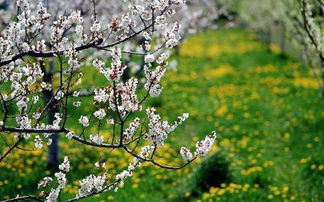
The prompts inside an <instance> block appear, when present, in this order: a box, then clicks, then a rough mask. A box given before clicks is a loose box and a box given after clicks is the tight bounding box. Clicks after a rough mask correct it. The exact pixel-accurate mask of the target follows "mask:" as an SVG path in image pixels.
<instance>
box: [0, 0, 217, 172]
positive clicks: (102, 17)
mask: <svg viewBox="0 0 324 202" xmlns="http://www.w3.org/2000/svg"><path fill="white" fill-rule="evenodd" d="M31 2H33V3H31V4H30V5H29V7H30V9H31V10H36V9H37V7H36V6H37V1H31ZM89 2H91V1H90V0H87V1H85V0H66V1H61V0H51V1H43V7H44V8H46V11H47V12H48V14H49V15H50V16H51V19H57V18H59V16H69V15H71V14H72V13H73V12H75V11H78V12H80V13H81V14H82V25H79V24H76V23H72V24H71V25H69V26H70V27H67V28H66V29H65V30H64V32H65V33H64V34H65V35H69V36H71V37H75V36H72V35H71V34H72V33H73V32H75V33H73V34H74V35H75V34H78V33H77V32H79V36H78V37H80V39H81V38H82V37H87V35H83V36H80V32H82V31H83V30H89V29H90V28H91V26H92V25H93V17H92V16H93V6H92V5H90V6H89ZM3 3H5V6H4V7H7V9H6V10H2V14H3V15H2V16H3V21H4V24H6V25H7V24H8V23H9V19H11V18H14V17H15V15H16V14H17V11H16V10H15V9H8V8H13V7H15V6H16V5H15V3H14V1H5V0H3ZM49 8H50V9H49ZM62 8H64V9H62ZM95 10H96V19H97V21H99V22H100V24H102V25H108V24H109V23H120V21H121V20H122V19H121V15H120V14H121V13H128V12H129V2H128V1H116V0H109V1H108V2H107V1H104V0H96V1H95ZM216 11H217V10H216V6H215V3H214V1H213V0H203V1H200V2H197V1H193V0H189V1H187V2H185V4H183V5H182V6H180V7H177V8H174V12H175V14H174V16H173V19H174V20H175V21H177V22H178V23H179V24H181V26H179V27H178V29H179V35H180V36H181V39H183V38H185V37H186V36H187V35H188V34H191V33H196V32H198V31H201V30H203V29H204V28H206V27H208V26H210V25H211V23H212V22H213V21H214V20H215V19H216V17H217V12H216ZM18 12H20V8H19V7H18ZM141 18H143V16H139V17H138V18H134V19H132V20H134V21H136V22H135V24H143V22H145V21H143V19H141ZM166 20H167V19H165V22H167V21H166ZM143 25H144V24H143ZM42 26H43V28H42V31H41V32H39V33H37V34H38V35H41V36H38V38H42V39H44V38H45V39H46V37H47V38H48V36H50V34H51V32H52V30H51V26H52V24H51V23H43V24H42ZM144 26H145V25H144ZM131 28H132V27H131ZM81 29H82V30H81ZM128 29H130V28H128ZM106 34H108V33H106ZM109 34H110V35H111V37H113V35H114V34H115V33H114V32H110V33H109ZM159 34H160V33H157V32H154V33H153V32H151V33H150V36H149V37H150V38H151V39H149V40H147V39H146V38H145V36H144V35H143V34H137V35H134V36H132V40H125V41H123V42H122V43H120V44H119V48H120V49H122V50H123V51H124V52H125V53H123V62H124V64H125V65H126V66H127V68H125V69H124V70H123V74H122V77H121V78H122V80H123V81H124V82H126V81H127V80H128V79H130V77H131V76H132V74H135V76H136V77H137V79H141V78H142V77H143V76H145V75H144V73H143V71H144V67H145V65H146V63H145V56H146V55H147V54H149V51H148V50H146V49H147V48H150V47H147V48H143V46H151V45H150V42H149V41H152V40H155V39H159V38H161V36H159ZM80 39H77V40H80ZM36 40H37V39H36ZM164 45H165V44H161V46H160V47H156V49H155V50H153V51H151V53H155V54H156V55H160V54H162V53H163V55H165V57H169V55H170V50H168V49H164V48H163V47H164ZM87 49H88V48H87ZM105 49H106V50H104V51H102V50H103V48H100V49H99V48H98V47H97V51H92V52H91V55H90V54H86V56H87V60H86V61H85V62H84V63H91V60H93V58H96V57H101V58H102V57H103V58H105V57H106V55H107V51H111V50H107V48H105ZM126 53H128V54H126ZM89 56H90V57H89ZM82 57H83V58H84V56H82ZM134 57H140V58H141V60H136V59H134ZM54 58H55V57H50V58H49V59H47V61H46V62H47V66H48V67H49V68H47V69H46V74H44V76H43V77H44V79H45V80H46V79H47V83H52V82H53V79H52V78H53V77H54V74H55V68H54ZM138 61H140V62H138ZM175 65H176V61H172V62H171V63H170V64H169V66H170V69H174V68H175ZM171 67H172V68H171ZM44 79H43V80H44ZM141 86H143V85H141ZM94 90H95V88H90V89H81V88H80V89H79V91H80V93H79V96H93V95H94ZM51 94H53V92H49V91H43V96H42V97H43V98H44V99H45V102H47V101H48V100H50V99H51ZM53 106H55V107H48V110H49V111H48V112H47V117H48V123H49V124H52V123H53V121H54V120H55V114H56V113H57V112H58V111H59V110H60V109H59V107H60V105H56V104H55V103H54V104H53ZM49 138H50V139H51V144H50V145H49V153H48V166H49V167H50V168H56V167H58V164H59V144H58V138H59V135H58V134H52V135H51V136H50V137H49Z"/></svg>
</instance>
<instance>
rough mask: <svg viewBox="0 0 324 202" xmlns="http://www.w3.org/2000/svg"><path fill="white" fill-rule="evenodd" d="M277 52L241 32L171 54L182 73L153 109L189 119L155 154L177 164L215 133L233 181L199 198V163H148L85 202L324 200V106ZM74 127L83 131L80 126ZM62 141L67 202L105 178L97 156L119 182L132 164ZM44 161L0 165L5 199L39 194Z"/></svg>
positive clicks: (214, 35) (37, 155)
mask: <svg viewBox="0 0 324 202" xmlns="http://www.w3.org/2000/svg"><path fill="white" fill-rule="evenodd" d="M273 50H274V52H270V51H269V49H268V48H267V47H264V46H263V45H262V44H261V43H260V42H258V41H257V40H256V39H255V37H254V36H253V35H252V34H251V33H247V32H245V31H243V30H239V29H230V30H218V31H208V32H206V33H202V34H199V35H195V36H192V37H190V38H188V39H187V40H186V41H185V42H184V44H183V45H182V46H181V47H180V52H179V55H178V56H173V57H174V59H176V60H177V61H178V64H179V65H178V71H177V72H172V71H170V72H168V73H167V76H166V78H165V79H164V81H163V86H164V89H165V90H164V91H163V93H162V95H161V96H160V97H159V98H154V99H152V100H151V101H150V102H149V103H148V105H151V106H155V107H157V108H158V111H159V112H160V113H161V114H162V115H163V116H162V117H164V119H168V120H170V121H171V120H174V119H175V118H176V117H177V116H178V115H180V114H182V113H184V112H188V113H190V115H191V116H190V119H189V120H188V121H186V122H185V123H184V125H183V126H181V127H179V128H178V129H177V130H176V131H175V133H174V134H173V135H171V136H170V139H169V141H168V143H167V145H166V147H167V148H165V149H164V150H162V151H160V152H159V153H158V154H159V155H160V156H161V159H162V158H166V159H167V160H168V161H169V162H170V163H172V164H176V163H181V162H183V161H182V160H181V159H177V160H174V159H175V158H173V156H176V155H177V153H178V151H179V149H180V146H182V145H187V146H188V145H190V147H191V148H192V149H193V148H194V141H196V140H197V137H199V139H200V138H203V137H204V136H205V135H206V134H208V133H209V132H210V131H212V130H216V131H217V132H218V137H219V138H218V140H217V142H216V146H215V147H214V148H213V151H214V152H221V153H222V154H223V155H224V156H225V158H226V162H228V163H229V172H230V176H231V178H230V182H228V183H226V184H225V183H224V184H222V185H221V187H218V188H211V189H210V190H209V191H205V193H201V192H199V191H198V193H200V194H198V195H197V194H192V193H193V192H195V190H192V188H193V187H195V185H194V182H195V178H196V177H197V176H201V175H199V173H198V174H197V172H202V171H201V170H203V169H202V168H201V166H200V165H199V164H200V163H199V162H197V163H194V164H192V165H191V166H190V167H187V168H186V169H184V170H181V171H166V170H162V169H158V168H155V167H153V166H150V165H149V164H144V165H143V168H139V169H138V170H137V172H135V173H134V176H133V177H132V178H131V179H128V180H126V183H125V185H124V187H123V188H120V189H119V190H118V192H113V191H111V192H108V193H105V194H102V195H100V196H98V197H93V198H90V199H87V200H83V201H94V200H95V201H100V200H102V201H105V200H108V199H109V200H116V201H150V202H151V201H188V200H192V201H196V200H203V201H215V200H221V201H267V200H274V201H284V200H288V201H290V200H296V201H322V200H324V196H323V194H322V193H324V189H323V185H322V181H323V180H324V158H323V153H324V149H323V143H324V139H323V134H324V124H323V123H324V111H323V109H324V100H323V98H322V97H320V93H319V90H318V88H317V87H316V82H315V81H314V79H312V77H311V76H310V75H309V74H308V73H307V71H305V70H302V68H301V66H300V64H299V62H298V61H295V60H293V59H290V58H287V57H286V56H284V55H282V54H280V52H279V51H278V50H277V49H273ZM94 74H95V73H94V72H93V71H91V72H89V75H90V76H87V79H86V81H85V84H84V85H85V86H87V87H90V86H91V84H92V82H95V83H96V84H98V85H102V84H104V83H103V80H101V79H98V78H99V77H97V76H93V75H94ZM90 102H91V101H90V100H88V101H85V102H84V103H83V105H82V106H83V107H84V111H78V112H77V113H78V114H83V113H87V112H86V111H89V107H87V106H88V105H89V104H90ZM69 124H70V125H75V127H77V126H76V120H72V121H71V122H70V123H69ZM107 133H108V132H107ZM107 136H108V134H107ZM60 145H61V148H62V150H61V156H62V157H63V156H64V155H68V156H69V157H70V158H71V166H72V171H71V173H70V174H69V175H68V180H69V182H70V183H71V184H72V186H70V185H69V187H68V188H67V189H65V190H64V193H63V194H62V196H61V198H62V199H64V198H66V197H68V196H72V195H73V194H74V193H75V191H76V190H77V185H78V180H79V179H82V177H84V176H87V175H88V174H90V173H91V172H95V173H97V172H98V171H94V170H93V163H94V162H95V161H96V160H97V159H98V154H99V155H100V158H101V159H107V161H106V164H107V167H108V173H109V174H110V177H112V178H114V175H113V174H114V173H118V171H120V170H123V169H125V167H126V166H127V163H128V162H129V161H131V158H130V157H129V156H127V155H126V154H124V153H123V152H118V151H117V150H113V151H107V150H102V149H93V148H91V147H85V146H83V145H79V144H77V143H72V141H67V140H64V138H63V137H62V138H61V143H60ZM208 158H212V156H210V157H208ZM45 159H46V152H43V153H42V152H40V151H39V152H33V153H26V152H23V151H19V150H17V151H15V153H14V154H12V156H10V157H9V158H8V159H6V160H5V162H4V163H1V164H0V169H1V173H0V196H1V197H0V199H4V198H7V197H9V196H11V197H13V196H15V195H16V194H27V193H35V187H36V184H37V182H38V180H39V179H41V178H42V177H44V176H46V175H48V174H51V173H50V171H46V172H44V171H45V166H43V164H42V163H43V162H44V161H45ZM203 161H205V162H204V165H208V164H210V166H213V165H215V164H214V163H213V161H210V162H209V161H208V159H206V160H203ZM7 165H11V166H10V167H8V166H7ZM29 168H30V169H29ZM206 172H207V171H206ZM216 177H217V176H216ZM5 180H8V183H5ZM215 180H217V179H215ZM36 193H37V192H36Z"/></svg>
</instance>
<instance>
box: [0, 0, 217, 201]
mask: <svg viewBox="0 0 324 202" xmlns="http://www.w3.org/2000/svg"><path fill="white" fill-rule="evenodd" d="M53 2H55V3H53V5H52V3H51V1H48V3H47V5H45V4H42V3H38V2H37V1H32V0H30V1H28V0H17V11H16V16H15V18H11V19H15V20H13V21H8V23H3V26H4V29H3V30H2V31H1V33H0V102H1V107H2V113H1V117H0V133H1V134H2V135H3V136H4V137H6V138H13V139H14V143H13V144H12V145H9V144H8V148H7V150H5V151H4V153H3V154H2V155H1V157H0V162H1V161H3V160H5V158H6V157H7V156H8V155H10V153H11V152H12V151H13V150H15V149H20V148H21V147H20V145H21V144H22V143H23V142H30V141H33V142H34V148H35V149H40V148H42V147H43V146H44V144H47V145H52V144H53V142H54V141H57V137H58V135H65V137H66V138H67V139H69V140H70V141H75V142H77V143H79V144H80V145H88V146H91V147H100V148H106V149H121V150H124V151H125V152H126V153H128V154H129V155H131V156H132V157H133V158H134V160H133V162H131V163H130V164H129V165H128V167H127V168H126V169H125V170H124V171H122V172H121V173H119V174H117V175H116V176H115V178H114V179H109V178H108V177H107V172H103V173H102V174H100V175H95V174H93V173H91V174H90V175H89V176H87V177H86V178H84V179H80V188H79V193H78V194H77V195H76V196H75V198H72V199H68V200H67V201H74V200H78V199H81V198H86V197H90V196H92V195H95V194H100V193H102V192H106V191H109V190H111V189H115V188H116V187H117V186H118V185H119V184H122V183H123V181H124V180H125V179H126V178H128V177H130V176H132V173H133V172H134V170H135V169H136V168H138V167H139V166H140V165H141V163H143V162H149V163H151V164H153V165H155V166H158V167H161V168H165V169H181V168H183V167H185V166H187V165H188V164H190V163H191V162H192V161H194V160H195V159H196V158H198V157H201V156H205V155H206V154H207V152H208V151H209V150H210V149H211V146H212V144H213V142H214V140H215V138H216V133H215V132H212V133H211V134H210V135H208V136H206V138H205V139H203V140H201V141H198V142H197V143H196V150H195V151H194V152H191V151H190V150H189V149H187V148H186V147H182V148H181V149H180V155H181V156H182V158H183V159H184V163H183V164H182V165H179V166H170V165H164V164H161V163H160V162H158V161H157V160H156V158H155V154H156V151H157V150H159V149H161V147H163V145H164V143H165V141H166V140H167V138H168V136H169V134H170V133H172V132H173V131H174V130H175V129H176V128H177V127H178V126H179V125H180V124H182V123H183V122H184V121H185V120H186V119H187V118H188V116H189V115H188V114H186V113H184V114H183V115H181V116H179V117H178V119H177V120H175V121H174V122H172V123H169V122H168V121H164V120H162V118H161V117H160V115H159V114H158V113H157V112H156V110H155V109H154V108H152V107H148V108H146V109H144V106H143V103H144V101H146V100H147V99H148V98H149V97H157V96H159V94H160V93H161V91H162V89H163V87H162V86H161V84H160V81H161V79H162V77H163V75H164V74H165V72H166V71H167V68H168V58H169V54H166V53H167V51H168V50H171V49H172V48H174V47H175V46H177V45H178V43H179V40H180V39H181V36H180V32H181V25H180V24H179V22H178V21H177V20H175V19H176V18H175V17H174V16H175V15H176V13H177V10H179V9H181V6H183V4H184V3H185V1H184V0H149V1H144V0H128V1H118V0H116V2H117V3H116V4H112V5H116V7H114V9H115V10H116V12H114V14H111V15H108V14H107V13H108V12H102V10H101V9H104V8H105V7H102V6H100V5H101V4H100V2H101V1H96V0H92V1H89V2H88V1H82V2H83V3H84V4H82V3H81V4H71V6H72V8H71V9H63V7H64V8H65V7H66V6H68V4H63V3H62V4H61V3H58V2H56V1H53ZM61 2H62V1H61ZM76 5H79V6H76ZM120 5H121V6H120ZM125 5H126V7H125ZM49 6H53V10H54V11H55V12H49V11H48V9H47V7H49ZM55 6H56V7H55ZM74 6H75V7H74ZM121 7H123V9H120V10H119V9H118V8H121ZM63 10H64V11H63ZM6 20H8V19H6ZM137 37H142V38H143V39H144V40H142V41H141V44H139V45H138V40H137V39H136V38H137ZM134 41H135V42H134ZM129 44H132V45H133V46H136V48H135V49H134V51H133V50H132V51H130V49H129V48H128V46H129ZM129 55H137V56H143V57H144V63H145V65H144V74H145V81H143V82H142V81H139V80H138V79H137V78H135V77H131V78H129V79H127V80H122V79H121V77H122V75H123V74H124V72H125V71H126V70H127V68H129V67H128V66H127V64H126V63H125V62H124V57H126V56H129ZM87 68H94V69H95V70H96V71H97V72H98V73H100V74H101V75H102V76H103V77H104V78H105V79H106V85H105V86H95V87H94V88H95V89H94V93H93V95H92V94H91V95H90V96H91V97H92V106H91V114H83V115H81V116H76V115H75V114H76V113H75V112H76V110H78V109H79V108H80V106H81V105H82V102H83V101H84V100H83V97H82V91H81V89H82V79H83V78H84V77H86V75H87ZM141 85H142V86H144V89H145V93H144V94H139V93H138V89H139V86H141ZM40 97H43V99H40ZM141 111H146V118H145V119H144V118H139V117H136V116H137V114H138V113H141ZM70 120H77V121H78V124H79V126H75V125H69V124H68V123H69V121H70ZM107 125H110V126H112V128H113V131H112V133H111V137H106V136H104V135H103V133H104V131H105V130H106V129H107ZM90 127H95V128H96V132H95V133H94V134H93V133H90V132H89V128H90ZM77 128H81V130H77ZM53 134H55V135H53ZM94 166H95V167H102V168H103V167H104V166H103V165H102V163H98V162H96V163H95V162H94ZM68 172H70V162H69V159H68V157H65V158H64V161H63V162H62V163H61V164H60V165H59V171H58V172H56V173H55V174H54V176H53V177H50V176H49V177H45V178H44V179H43V180H41V181H40V182H39V184H38V187H39V189H44V188H47V189H50V191H49V192H48V193H45V194H44V195H43V196H42V197H38V196H33V195H31V196H17V197H16V198H13V199H10V200H9V201H18V200H37V201H56V200H57V199H58V196H59V194H60V192H61V191H62V190H63V189H64V187H65V186H66V185H67V183H68V181H67V178H66V174H67V173H68Z"/></svg>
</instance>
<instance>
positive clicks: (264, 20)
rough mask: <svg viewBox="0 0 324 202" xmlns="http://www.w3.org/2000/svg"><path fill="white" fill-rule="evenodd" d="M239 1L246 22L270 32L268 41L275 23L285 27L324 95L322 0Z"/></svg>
mask: <svg viewBox="0 0 324 202" xmlns="http://www.w3.org/2000/svg"><path fill="white" fill-rule="evenodd" d="M236 4H237V10H238V11H237V12H238V13H239V16H240V18H241V20H242V21H243V22H244V23H246V24H247V25H249V26H250V27H251V28H252V29H254V30H255V31H257V32H263V33H268V37H267V39H266V41H267V42H268V43H270V42H271V41H270V40H271V35H269V34H270V33H271V31H270V30H271V29H272V28H273V27H274V25H281V26H282V27H283V29H284V34H285V37H284V38H288V39H289V41H290V42H291V43H292V44H293V45H294V46H295V47H296V48H297V49H302V54H301V55H302V59H303V61H304V62H305V63H306V66H307V67H309V68H310V70H311V72H312V73H313V75H314V77H315V78H316V79H317V81H318V84H319V86H320V89H321V91H322V95H323V96H324V66H323V65H324V58H323V52H324V49H323V44H324V35H323V28H322V27H323V10H324V4H323V1H320V0H297V1H296V0H281V1H276V0H259V1H253V0H242V1H239V2H236ZM274 8H275V9H274Z"/></svg>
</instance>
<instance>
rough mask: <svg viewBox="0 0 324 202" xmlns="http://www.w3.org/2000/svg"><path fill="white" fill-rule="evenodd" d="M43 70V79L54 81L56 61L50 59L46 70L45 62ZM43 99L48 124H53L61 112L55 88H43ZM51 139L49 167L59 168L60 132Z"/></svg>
mask: <svg viewBox="0 0 324 202" xmlns="http://www.w3.org/2000/svg"><path fill="white" fill-rule="evenodd" d="M41 66H43V72H44V77H43V80H44V82H46V83H50V84H52V83H53V70H54V62H53V61H50V65H49V67H50V68H49V71H48V72H46V71H44V70H45V67H44V66H45V64H44V63H43V65H41ZM43 99H44V102H45V105H46V104H47V103H49V104H48V110H49V112H48V124H53V122H54V121H55V114H56V113H58V112H59V108H58V101H57V100H56V99H54V92H53V90H43ZM49 139H50V141H51V142H52V143H51V144H50V145H49V146H48V157H47V167H48V168H51V169H57V168H58V165H59V144H58V140H59V136H58V134H52V135H50V136H49Z"/></svg>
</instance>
